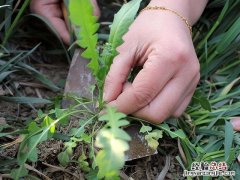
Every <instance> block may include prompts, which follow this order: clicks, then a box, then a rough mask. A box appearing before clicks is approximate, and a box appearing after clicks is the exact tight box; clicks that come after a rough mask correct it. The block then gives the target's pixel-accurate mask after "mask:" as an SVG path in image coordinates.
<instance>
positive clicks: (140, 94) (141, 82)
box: [110, 56, 176, 114]
mask: <svg viewBox="0 0 240 180" xmlns="http://www.w3.org/2000/svg"><path fill="white" fill-rule="evenodd" d="M159 61H161V58H160V57H159V56H158V57H153V56H152V57H151V59H149V60H147V61H146V62H145V64H144V66H143V69H142V70H141V71H140V72H139V73H138V75H137V76H136V78H135V79H134V81H133V83H132V85H131V88H128V90H126V91H124V92H122V93H121V94H120V95H119V96H118V98H117V99H116V100H115V101H113V102H111V103H110V105H112V106H115V107H116V108H117V109H118V111H120V112H123V113H126V114H132V113H134V112H136V111H137V110H139V109H141V108H143V107H144V106H146V105H147V104H148V103H150V102H151V101H152V99H153V98H155V96H156V95H157V94H158V93H159V92H160V91H161V89H162V88H163V87H164V86H165V84H166V83H167V82H168V81H169V80H170V79H171V78H172V77H173V75H174V72H175V71H176V67H175V66H172V67H171V68H169V69H166V67H169V66H170V65H171V62H170V61H168V59H164V60H162V61H161V62H159Z"/></svg>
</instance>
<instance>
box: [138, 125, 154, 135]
mask: <svg viewBox="0 0 240 180" xmlns="http://www.w3.org/2000/svg"><path fill="white" fill-rule="evenodd" d="M150 131H152V127H151V126H146V125H144V124H143V125H142V127H141V129H140V132H141V133H145V132H150Z"/></svg>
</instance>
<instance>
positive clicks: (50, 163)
mask: <svg viewBox="0 0 240 180" xmlns="http://www.w3.org/2000/svg"><path fill="white" fill-rule="evenodd" d="M112 6H113V8H110V9H111V10H112V11H114V10H116V9H118V8H119V4H115V5H114V4H113V5H112ZM103 9H105V6H103ZM112 13H113V12H111V11H106V10H105V13H104V14H103V15H102V21H107V20H108V21H110V20H111V19H109V15H110V14H112ZM28 28H29V27H23V28H22V29H20V30H19V31H25V30H26V29H28ZM103 28H104V27H103ZM34 31H36V29H35V30H34ZM45 31H46V32H47V33H48V31H47V30H46V29H45ZM21 33H22V32H20V34H21ZM41 33H42V30H41ZM53 41H54V40H53ZM55 41H56V40H55ZM19 42H20V43H19ZM38 42H39V39H38V38H36V39H35V40H34V39H32V38H25V39H24V40H22V39H21V41H19V39H18V37H17V38H13V40H12V48H13V49H31V48H32V47H33V46H34V45H36V44H37V43H38ZM49 47H51V43H49V42H44V41H42V44H41V45H40V47H39V48H38V49H37V51H36V52H34V54H33V55H31V57H30V58H29V60H28V63H29V64H30V65H32V66H34V67H35V68H36V69H38V70H39V71H40V72H42V73H43V74H45V75H46V76H47V77H48V78H49V79H50V80H52V81H53V82H54V83H55V84H57V85H58V86H60V87H61V88H62V89H61V91H59V92H53V91H51V90H49V89H47V88H46V87H45V86H44V85H42V84H41V83H40V82H38V81H36V80H34V79H33V78H32V77H30V76H28V75H26V74H19V75H17V76H16V75H14V76H13V77H12V79H13V81H14V85H15V88H17V90H18V91H19V92H20V93H21V94H22V95H24V96H31V97H40V98H53V97H56V95H58V94H61V93H62V92H63V88H64V83H65V80H66V77H67V73H68V67H69V63H68V62H67V60H66V58H65V57H64V55H61V54H60V55H49V54H47V53H45V52H46V51H47V50H49ZM12 93H13V91H12V89H11V88H9V87H7V86H5V84H0V95H10V94H12ZM39 108H42V109H44V108H45V106H44V105H41V104H38V105H36V106H35V107H31V106H29V105H19V104H14V103H7V102H0V125H4V124H6V123H7V124H9V125H11V126H14V127H21V126H24V124H26V122H27V121H28V120H29V119H33V118H35V117H36V113H37V109H39ZM19 138H20V137H17V136H8V137H6V138H1V143H0V144H6V143H9V142H14V141H15V143H13V145H11V146H9V147H8V148H7V149H4V150H0V160H1V159H6V158H13V157H16V155H17V149H18V145H19V143H17V141H18V140H19ZM38 149H39V161H38V162H37V163H35V164H34V163H32V164H29V165H28V166H29V167H28V169H29V170H31V173H32V174H35V175H38V176H39V177H41V179H58V180H59V179H84V173H83V172H82V171H81V170H80V169H79V168H78V166H76V164H74V163H70V164H69V165H68V166H67V167H66V168H63V167H61V166H60V165H59V162H58V160H57V155H58V154H59V153H60V152H61V151H62V149H63V142H62V141H59V140H55V139H51V140H49V141H47V142H44V143H42V144H41V145H39V147H38ZM82 149H83V148H82V147H81V146H78V147H77V148H76V149H75V152H74V153H75V155H76V157H77V155H78V154H80V152H81V151H82ZM158 152H159V153H158V154H157V155H153V156H151V157H146V158H142V159H139V160H134V161H130V162H127V163H126V165H125V167H124V169H123V170H122V172H121V178H122V179H135V180H140V179H146V180H154V179H157V177H158V176H159V174H160V172H161V171H166V169H167V170H168V173H167V175H166V177H165V179H181V174H182V169H181V167H180V165H179V163H178V162H177V160H176V159H175V156H177V155H178V154H179V153H178V147H177V142H175V141H173V140H170V139H165V138H164V140H161V141H160V146H159V149H158ZM166 155H168V156H169V157H170V165H168V164H166V162H165V161H166ZM164 166H165V168H164ZM3 177H5V178H3V179H7V177H8V175H6V176H3ZM0 179H1V178H0Z"/></svg>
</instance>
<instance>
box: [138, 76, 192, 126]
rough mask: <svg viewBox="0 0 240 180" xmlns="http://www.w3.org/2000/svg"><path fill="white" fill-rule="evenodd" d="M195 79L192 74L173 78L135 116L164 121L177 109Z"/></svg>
mask: <svg viewBox="0 0 240 180" xmlns="http://www.w3.org/2000/svg"><path fill="white" fill-rule="evenodd" d="M193 79H194V78H192V77H190V76H188V77H185V78H183V77H181V76H180V77H176V78H174V79H172V80H171V81H170V82H169V83H168V84H167V85H166V86H165V87H164V89H163V90H162V91H161V92H160V93H159V94H158V96H157V97H156V98H155V99H154V100H153V101H152V102H151V103H150V104H149V105H147V106H146V107H144V108H142V109H141V110H139V111H138V112H136V113H134V116H137V117H140V118H143V119H146V120H148V121H150V122H152V123H156V124H158V123H161V122H163V121H164V120H165V119H166V118H168V117H170V116H171V115H172V113H173V112H174V111H175V109H176V106H177V105H178V104H179V103H180V102H181V100H182V95H183V94H184V93H185V91H186V90H187V88H188V87H189V85H190V83H192V80H193Z"/></svg>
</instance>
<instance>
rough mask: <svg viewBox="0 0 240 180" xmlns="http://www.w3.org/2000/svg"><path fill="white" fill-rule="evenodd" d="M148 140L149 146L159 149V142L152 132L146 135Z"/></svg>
mask: <svg viewBox="0 0 240 180" xmlns="http://www.w3.org/2000/svg"><path fill="white" fill-rule="evenodd" d="M145 139H146V141H147V142H148V146H149V147H150V148H152V149H154V150H156V149H157V147H158V145H159V143H158V141H157V140H156V139H154V138H153V137H152V136H151V135H150V134H148V135H146V136H145Z"/></svg>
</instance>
